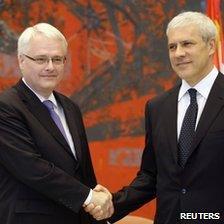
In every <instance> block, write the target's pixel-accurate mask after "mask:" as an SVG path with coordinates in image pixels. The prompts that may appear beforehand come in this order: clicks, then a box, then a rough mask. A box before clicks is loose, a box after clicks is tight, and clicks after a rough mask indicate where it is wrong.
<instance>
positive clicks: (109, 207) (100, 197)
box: [84, 184, 114, 220]
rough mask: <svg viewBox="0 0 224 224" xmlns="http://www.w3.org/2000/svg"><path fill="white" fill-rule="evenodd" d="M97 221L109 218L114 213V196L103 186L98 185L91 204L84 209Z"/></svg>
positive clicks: (94, 190)
mask: <svg viewBox="0 0 224 224" xmlns="http://www.w3.org/2000/svg"><path fill="white" fill-rule="evenodd" d="M84 209H85V211H86V212H88V213H90V214H91V215H92V216H93V217H94V218H95V219H96V220H102V219H107V218H109V217H110V216H111V215H112V214H113V213H114V206H113V202H112V194H111V193H110V192H109V191H108V190H107V188H105V187H103V186H102V185H99V184H98V185H97V186H96V187H95V188H94V189H93V195H92V199H91V201H90V203H89V204H88V205H87V206H85V207H84Z"/></svg>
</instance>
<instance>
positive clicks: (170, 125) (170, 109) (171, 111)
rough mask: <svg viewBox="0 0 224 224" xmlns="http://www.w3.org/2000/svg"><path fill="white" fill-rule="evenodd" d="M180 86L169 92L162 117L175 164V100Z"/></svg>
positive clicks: (176, 149)
mask: <svg viewBox="0 0 224 224" xmlns="http://www.w3.org/2000/svg"><path fill="white" fill-rule="evenodd" d="M179 89H180V85H178V86H176V87H174V89H173V90H172V91H171V92H170V95H169V97H168V98H167V100H166V104H165V108H164V112H165V114H164V116H165V122H166V125H165V127H166V134H167V139H168V141H169V143H170V149H171V151H172V154H173V158H174V160H175V163H177V151H178V148H177V100H178V93H179Z"/></svg>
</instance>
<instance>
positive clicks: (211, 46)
mask: <svg viewBox="0 0 224 224" xmlns="http://www.w3.org/2000/svg"><path fill="white" fill-rule="evenodd" d="M208 45H209V50H210V52H209V55H213V54H214V53H215V51H216V47H217V41H216V40H215V39H211V40H209V43H208Z"/></svg>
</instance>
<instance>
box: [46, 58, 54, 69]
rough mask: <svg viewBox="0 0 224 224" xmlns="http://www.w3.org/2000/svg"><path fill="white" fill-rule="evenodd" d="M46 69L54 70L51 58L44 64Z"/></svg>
mask: <svg viewBox="0 0 224 224" xmlns="http://www.w3.org/2000/svg"><path fill="white" fill-rule="evenodd" d="M46 69H47V70H54V64H53V62H52V59H51V58H49V60H48V62H47V64H46Z"/></svg>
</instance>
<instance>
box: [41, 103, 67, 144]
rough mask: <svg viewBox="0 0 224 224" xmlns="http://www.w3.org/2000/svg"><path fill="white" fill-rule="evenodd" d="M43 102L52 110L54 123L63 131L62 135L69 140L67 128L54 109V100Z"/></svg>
mask: <svg viewBox="0 0 224 224" xmlns="http://www.w3.org/2000/svg"><path fill="white" fill-rule="evenodd" d="M43 104H44V105H45V106H46V107H47V109H48V111H49V112H50V115H51V118H52V119H53V121H54V123H55V124H56V125H57V127H58V129H59V130H60V131H61V133H62V135H63V136H64V138H65V139H66V141H67V142H68V140H67V136H66V134H65V129H64V127H63V125H62V123H61V119H60V117H59V116H58V114H57V113H56V112H55V110H54V105H53V102H51V101H50V100H45V101H43Z"/></svg>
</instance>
